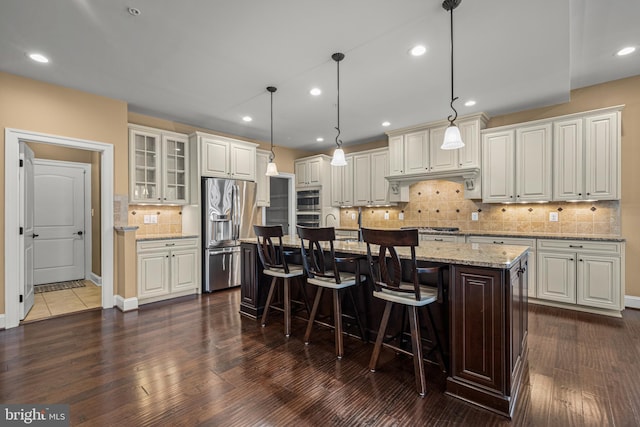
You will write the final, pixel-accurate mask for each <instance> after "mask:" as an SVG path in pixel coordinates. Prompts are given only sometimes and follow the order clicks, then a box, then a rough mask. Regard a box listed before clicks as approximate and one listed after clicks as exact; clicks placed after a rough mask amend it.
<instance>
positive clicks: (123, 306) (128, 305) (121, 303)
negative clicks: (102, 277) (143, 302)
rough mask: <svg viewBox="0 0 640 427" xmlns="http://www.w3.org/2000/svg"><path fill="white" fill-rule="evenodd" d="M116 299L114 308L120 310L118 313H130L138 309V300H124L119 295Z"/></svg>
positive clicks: (134, 298)
mask: <svg viewBox="0 0 640 427" xmlns="http://www.w3.org/2000/svg"><path fill="white" fill-rule="evenodd" d="M115 299H116V307H118V308H119V309H120V311H131V310H137V309H138V298H136V297H133V298H127V299H124V298H122V297H121V296H120V295H116V296H115Z"/></svg>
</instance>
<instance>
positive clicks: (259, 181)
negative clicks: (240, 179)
mask: <svg viewBox="0 0 640 427" xmlns="http://www.w3.org/2000/svg"><path fill="white" fill-rule="evenodd" d="M270 154H271V153H270V152H268V151H257V152H256V205H257V206H271V197H270V189H271V179H270V177H268V176H266V175H265V174H266V173H267V165H268V164H269V155H270Z"/></svg>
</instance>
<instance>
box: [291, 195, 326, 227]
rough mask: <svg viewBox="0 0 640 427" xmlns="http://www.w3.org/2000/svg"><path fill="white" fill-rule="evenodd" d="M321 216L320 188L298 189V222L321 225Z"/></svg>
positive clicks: (300, 223)
mask: <svg viewBox="0 0 640 427" xmlns="http://www.w3.org/2000/svg"><path fill="white" fill-rule="evenodd" d="M321 216H322V206H321V204H320V189H308V190H298V191H297V192H296V224H298V225H302V226H305V227H320V223H321Z"/></svg>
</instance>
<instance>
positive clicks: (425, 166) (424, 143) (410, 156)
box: [404, 131, 429, 175]
mask: <svg viewBox="0 0 640 427" xmlns="http://www.w3.org/2000/svg"><path fill="white" fill-rule="evenodd" d="M426 172H429V131H420V132H413V133H408V134H406V135H405V136H404V173H405V174H406V175H410V174H414V173H426Z"/></svg>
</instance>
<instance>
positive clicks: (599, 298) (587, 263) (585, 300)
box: [577, 254, 622, 310]
mask: <svg viewBox="0 0 640 427" xmlns="http://www.w3.org/2000/svg"><path fill="white" fill-rule="evenodd" d="M577 273H578V278H577V291H578V295H577V302H578V304H582V305H587V306H590V307H599V308H605V309H613V310H620V309H621V308H622V307H621V304H620V302H621V295H620V285H619V283H620V258H618V257H607V256H597V255H582V254H578V272H577Z"/></svg>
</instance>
